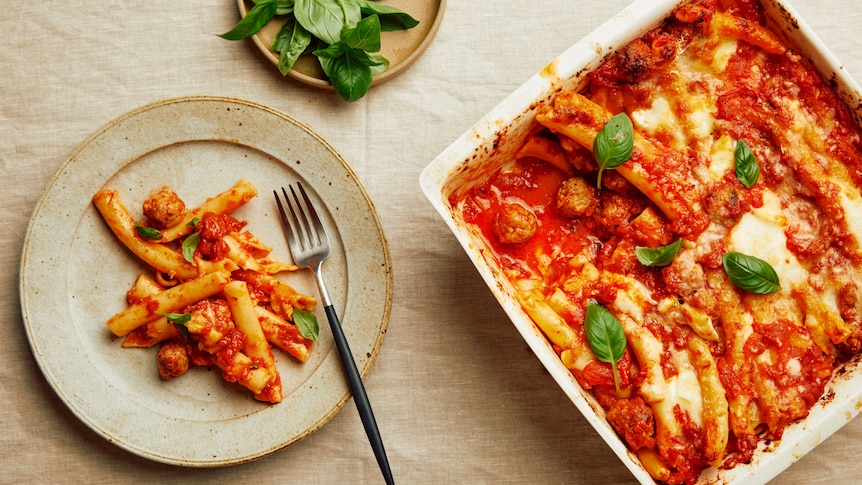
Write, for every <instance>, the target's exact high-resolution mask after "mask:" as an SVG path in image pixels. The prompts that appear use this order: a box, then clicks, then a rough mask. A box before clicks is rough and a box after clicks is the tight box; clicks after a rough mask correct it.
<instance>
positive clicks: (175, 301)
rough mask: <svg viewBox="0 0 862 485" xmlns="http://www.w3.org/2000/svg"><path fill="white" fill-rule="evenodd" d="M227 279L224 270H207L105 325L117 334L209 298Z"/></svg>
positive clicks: (138, 304)
mask: <svg viewBox="0 0 862 485" xmlns="http://www.w3.org/2000/svg"><path fill="white" fill-rule="evenodd" d="M229 281H230V276H229V275H228V274H225V273H220V272H219V273H210V274H207V275H204V276H201V277H199V278H195V279H192V280H189V281H186V282H184V283H182V284H179V285H177V286H174V287H172V288H169V289H167V290H165V291H162V292H161V293H157V294H155V295H152V296H149V297H146V298H144V299H142V300H140V301H139V302H137V303H135V304H134V305H130V306H129V307H128V308H126V309H125V310H123V311H121V312H120V313H117V314H116V315H114V316H113V317H111V318H109V319H108V321H107V326H108V328H109V329H110V330H111V332H113V333H114V335H117V336H118V337H122V336H125V335H126V334H128V333H129V332H131V331H132V330H134V329H136V328H138V327H140V326H141V325H144V324H146V323H149V322H151V321H153V320H156V319H157V318H159V316H160V315H159V313H173V312H177V311H179V310H180V309H182V308H183V307H185V306H188V305H191V304H192V303H195V302H198V301H201V300H203V299H205V298H209V297H210V296H212V295H215V294H216V293H218V292H220V291H221V290H222V288H224V287H225V285H227V284H228V282H229Z"/></svg>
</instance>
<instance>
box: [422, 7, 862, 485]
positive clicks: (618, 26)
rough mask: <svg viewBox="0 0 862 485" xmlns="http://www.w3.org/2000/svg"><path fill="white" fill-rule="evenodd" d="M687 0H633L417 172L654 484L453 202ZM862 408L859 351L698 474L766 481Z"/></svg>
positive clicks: (792, 29)
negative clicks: (536, 123)
mask: <svg viewBox="0 0 862 485" xmlns="http://www.w3.org/2000/svg"><path fill="white" fill-rule="evenodd" d="M686 3H688V2H687V1H685V0H638V1H636V2H634V3H632V4H631V5H630V6H628V7H626V8H625V9H624V10H623V11H621V12H620V13H619V14H617V15H616V16H614V17H613V18H611V19H610V20H608V21H607V22H606V23H604V24H603V25H601V26H600V27H599V28H598V29H596V30H595V31H594V32H592V33H591V34H589V35H588V36H587V37H585V38H584V39H582V40H581V41H579V42H578V43H576V44H575V45H573V46H572V47H570V48H569V49H568V50H566V51H565V52H564V53H563V54H562V55H560V56H559V57H558V58H557V59H554V60H553V61H552V62H550V63H549V64H548V65H547V66H546V67H545V68H544V69H543V70H542V71H541V72H539V73H537V74H535V75H534V76H533V77H532V78H530V79H529V80H528V81H527V82H526V83H524V84H523V85H522V86H520V87H519V88H518V89H517V90H516V91H515V92H513V93H512V94H511V95H509V96H508V97H507V98H506V99H504V100H503V101H502V102H501V103H500V104H499V105H497V106H496V107H495V108H494V109H493V110H491V111H490V112H489V113H488V114H487V115H486V116H485V117H483V118H482V119H481V120H479V121H478V122H477V123H476V124H475V125H474V126H473V127H472V128H471V129H470V130H469V131H468V132H466V133H464V134H463V135H462V136H461V137H460V138H458V139H457V140H456V141H455V142H454V143H452V144H451V145H450V146H449V147H448V148H447V149H446V150H444V151H443V152H442V153H441V154H440V155H439V156H438V157H437V158H435V159H434V160H433V161H432V162H431V163H430V164H429V165H428V166H427V167H426V168H425V170H424V171H423V172H422V175H421V178H420V184H421V187H422V190H423V192H424V193H425V195H426V196H427V197H428V199H429V200H430V201H431V203H432V205H433V206H434V208H435V209H436V210H437V211H438V212H439V213H440V215H441V216H442V217H443V219H444V220H445V222H446V223H447V225H448V226H449V228H450V229H451V230H452V232H453V233H454V235H455V236H456V237H457V239H458V241H459V242H460V243H461V245H462V247H463V248H464V250H465V251H466V252H467V254H468V255H469V256H470V258H471V259H472V261H473V263H474V265H475V266H476V269H477V270H478V271H479V273H480V274H481V275H482V277H483V279H484V280H485V282H486V283H487V285H488V288H489V289H490V290H491V292H492V293H493V294H494V295H495V297H496V298H497V300H498V301H499V302H500V305H501V306H502V307H503V309H504V310H505V311H506V313H507V314H508V315H509V317H510V318H511V320H512V322H513V323H514V325H515V327H516V328H517V329H518V331H519V332H520V334H521V335H522V337H523V338H524V339H525V340H526V342H527V343H528V344H529V346H530V347H531V348H532V350H533V351H534V352H535V354H536V356H538V358H539V360H540V361H541V362H542V363H543V365H544V366H545V367H546V369H547V370H548V372H550V374H551V375H552V376H553V378H554V379H555V380H556V382H557V383H558V384H559V385H560V387H561V388H562V389H563V391H564V392H565V393H566V395H567V396H568V397H569V398H570V399H571V400H572V402H573V403H574V404H575V406H576V407H577V408H578V410H579V411H580V412H581V413H582V414H583V415H584V417H585V418H586V419H587V420H588V421H589V422H590V423H591V424H592V426H593V427H594V428H595V430H596V431H597V432H598V433H599V434H600V435H601V436H602V438H603V439H604V440H605V441H606V442H607V443H608V446H610V447H611V449H613V451H614V452H615V453H616V454H617V456H618V457H619V458H620V460H621V461H622V462H623V463H624V464H625V466H626V467H628V468H629V470H630V471H631V472H632V474H633V475H634V476H635V477H636V478H637V480H639V481H640V482H641V483H643V484H654V483H655V481H654V480H653V479H652V478H651V477H650V476H649V474H648V473H647V472H646V471H645V470H644V469H643V468H642V467H641V465H640V463H639V461H638V459H637V458H636V457H635V456H634V455H633V454H632V453H630V452H629V451H628V450H627V449H626V447H625V445H624V444H623V443H622V441H621V440H620V439H619V437H618V436H617V435H616V433H615V432H614V431H613V430H612V429H611V427H610V426H609V425H608V423H607V421H606V420H605V418H604V414H603V413H602V412H601V408H600V407H599V406H598V405H597V403H596V402H595V400H594V399H593V398H592V396H591V395H589V393H587V392H585V391H584V390H583V389H581V387H580V386H579V385H578V383H577V382H576V381H575V380H574V378H573V377H572V375H571V373H570V372H569V371H568V370H567V369H566V368H565V367H564V366H563V365H562V363H561V361H560V359H559V357H558V356H557V355H556V353H555V352H554V350H553V349H552V348H551V346H550V345H549V344H548V341H547V339H546V338H545V337H544V335H543V334H542V333H541V331H540V330H539V329H538V328H537V327H536V326H535V325H534V324H533V322H532V320H531V319H530V318H529V317H528V316H527V314H526V313H525V312H524V311H523V309H522V308H521V307H520V306H519V305H518V303H517V302H516V301H515V300H514V299H513V298H512V297H511V296H510V294H511V293H512V291H513V290H512V288H511V284H510V283H509V282H508V280H507V279H506V278H504V277H502V275H501V271H500V268H499V267H498V266H497V265H496V263H495V261H494V260H493V258H492V257H490V256H488V254H489V253H490V251H489V249H488V248H487V247H486V246H485V243H484V241H483V239H482V237H481V235H479V234H477V233H476V232H475V230H474V229H473V228H472V227H471V226H470V225H468V224H466V223H465V222H464V220H463V219H462V217H461V215H460V214H459V213H458V212H457V211H455V210H453V208H452V207H451V206H450V205H449V202H448V196H449V194H450V193H451V192H452V191H453V190H454V189H456V188H458V187H462V186H465V185H466V186H469V185H471V184H473V183H475V182H477V181H480V180H483V179H484V178H486V177H487V176H488V175H489V174H490V173H491V172H493V171H494V170H495V169H496V168H498V167H499V166H500V165H501V164H503V163H506V162H508V161H509V160H511V159H512V157H513V153H514V151H515V150H516V149H517V148H518V147H519V146H520V145H521V144H522V142H523V140H524V137H525V135H526V134H527V130H528V129H529V128H530V126H531V123H532V121H533V119H534V118H535V109H536V107H537V105H538V104H539V103H540V102H542V101H545V100H548V99H551V98H552V97H553V95H554V93H555V92H557V91H559V90H572V89H580V88H581V87H583V86H584V84H585V78H586V76H585V74H586V73H588V72H590V71H591V70H593V69H595V68H596V67H597V66H598V65H599V64H601V62H602V61H603V60H604V59H605V58H606V56H607V55H609V54H610V53H612V52H614V51H615V50H616V49H619V48H620V47H622V46H625V45H626V44H627V43H629V42H631V41H632V40H634V39H635V38H638V37H640V36H642V35H643V34H645V33H646V32H647V31H649V30H651V29H652V28H654V27H655V26H657V25H658V24H659V23H660V22H661V21H662V20H664V19H665V18H666V17H667V16H668V15H669V13H670V12H672V11H673V10H674V9H676V8H677V7H679V6H680V5H684V4H686ZM764 5H765V7H766V11H767V15H768V17H769V18H770V20H771V23H772V25H773V27H774V28H775V29H776V31H778V32H781V33H782V34H783V36H784V37H785V40H787V41H788V42H790V43H791V45H796V46H797V48H798V50H799V51H800V52H802V53H804V56H803V57H804V58H806V59H808V60H809V61H810V62H812V63H813V65H814V66H815V67H816V68H817V69H818V70H819V71H820V72H821V74H822V75H823V76H824V77H825V78H826V79H828V80H832V81H834V83H835V85H836V86H837V89H838V92H839V93H840V94H841V95H842V97H843V98H844V99H845V101H846V102H847V104H848V105H849V106H850V107H851V110H854V115H855V117H856V119H857V122H858V120H859V119H860V114H862V105H860V88H859V86H858V85H857V84H856V83H855V82H854V81H853V79H851V78H850V77H849V75H848V74H847V73H846V71H845V70H844V69H843V68H842V67H841V65H840V64H839V63H838V61H837V60H836V59H835V58H834V56H832V55H831V54H830V53H829V50H828V49H827V48H826V47H825V46H824V45H823V43H822V42H821V41H820V40H819V39H818V38H817V36H816V35H815V34H814V33H813V32H812V31H811V30H810V28H809V27H808V26H807V25H806V24H805V22H804V21H803V20H802V19H801V18H800V17H799V15H798V14H797V13H796V11H795V10H794V9H793V8H792V7H791V6H790V5H789V4H788V3H787V2H785V1H783V0H765V1H764ZM860 408H862V369H860V368H859V359H858V358H857V359H856V360H854V361H853V362H851V363H849V364H847V365H846V366H845V367H844V368H842V369H840V370H839V371H837V372H836V377H835V379H834V380H833V381H832V382H831V383H830V384H829V385H828V386H827V388H826V390H825V392H824V397H823V398H822V399H821V400H820V401H819V402H818V403H817V404H815V406H814V407H813V409H812V410H811V414H810V415H809V417H808V418H806V419H805V420H803V421H801V422H798V423H796V424H793V425H791V426H789V427H788V428H787V429H786V431H785V433H784V436H783V439H782V440H781V441H780V442H773V443H771V444H768V445H766V444H764V445H763V446H762V447H761V449H760V450H759V451H758V452H757V453H756V454H755V457H754V459H753V460H752V462H751V464H748V465H743V466H738V467H736V468H734V469H732V470H721V471H719V470H716V469H709V470H707V471H705V472H704V473H703V474H702V476H701V479H700V481H699V483H700V484H701V485H706V484H730V483H733V484H735V485H741V484H746V485H752V484H761V483H765V482H767V481H769V480H771V479H772V478H774V477H775V476H776V475H778V474H779V473H780V472H781V471H782V470H784V469H786V468H787V467H788V466H790V465H791V464H792V463H793V462H795V461H796V460H798V459H799V458H801V457H802V456H804V455H805V454H806V453H807V452H808V451H810V450H811V449H813V448H814V447H815V446H817V445H818V444H819V443H820V442H822V441H823V440H825V439H826V438H827V437H829V436H830V435H831V434H832V433H834V432H835V431H836V430H837V429H839V428H840V427H841V426H843V425H844V424H846V423H847V422H848V421H849V420H850V419H852V418H854V417H855V416H856V415H857V414H858V413H859V409H860ZM597 410H598V411H597ZM573 452H575V451H574V450H573Z"/></svg>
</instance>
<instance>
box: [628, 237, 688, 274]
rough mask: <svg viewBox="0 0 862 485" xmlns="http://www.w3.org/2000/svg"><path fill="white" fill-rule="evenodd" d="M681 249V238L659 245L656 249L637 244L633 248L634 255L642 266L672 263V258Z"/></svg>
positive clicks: (658, 265)
mask: <svg viewBox="0 0 862 485" xmlns="http://www.w3.org/2000/svg"><path fill="white" fill-rule="evenodd" d="M681 249H682V238H680V239H677V240H676V241H675V242H672V243H670V244H668V245H666V246H661V247H658V248H656V249H650V248H646V247H643V246H638V247H636V248H635V255H637V257H638V261H640V262H641V264H642V265H644V266H656V267H661V266H667V265H669V264H670V263H673V260H674V259H675V258H676V256H677V255H678V254H679V251H680V250H681Z"/></svg>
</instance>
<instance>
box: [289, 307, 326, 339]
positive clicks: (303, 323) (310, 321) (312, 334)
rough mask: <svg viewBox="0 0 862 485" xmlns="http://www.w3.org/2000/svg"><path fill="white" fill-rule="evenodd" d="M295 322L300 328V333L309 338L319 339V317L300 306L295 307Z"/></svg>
mask: <svg viewBox="0 0 862 485" xmlns="http://www.w3.org/2000/svg"><path fill="white" fill-rule="evenodd" d="M293 323H294V324H295V325H296V327H297V329H299V334H300V335H302V336H303V337H305V338H307V339H308V340H317V335H318V334H319V333H320V326H319V325H318V324H317V317H315V316H314V313H311V312H309V311H306V310H302V309H300V308H294V309H293Z"/></svg>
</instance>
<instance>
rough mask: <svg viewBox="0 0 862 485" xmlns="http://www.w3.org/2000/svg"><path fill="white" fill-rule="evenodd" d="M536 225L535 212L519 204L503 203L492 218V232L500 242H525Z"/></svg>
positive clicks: (537, 225) (531, 234) (534, 231)
mask: <svg viewBox="0 0 862 485" xmlns="http://www.w3.org/2000/svg"><path fill="white" fill-rule="evenodd" d="M538 227H539V222H538V220H537V219H536V216H535V214H533V213H532V212H530V211H529V210H527V208H526V207H524V206H521V205H519V204H504V205H503V207H501V208H500V212H498V213H497V218H496V219H495V220H494V233H496V234H497V237H498V238H499V239H500V242H502V243H510V244H517V243H522V242H527V241H529V240H530V238H531V237H533V235H534V234H536V229H537V228H538Z"/></svg>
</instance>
